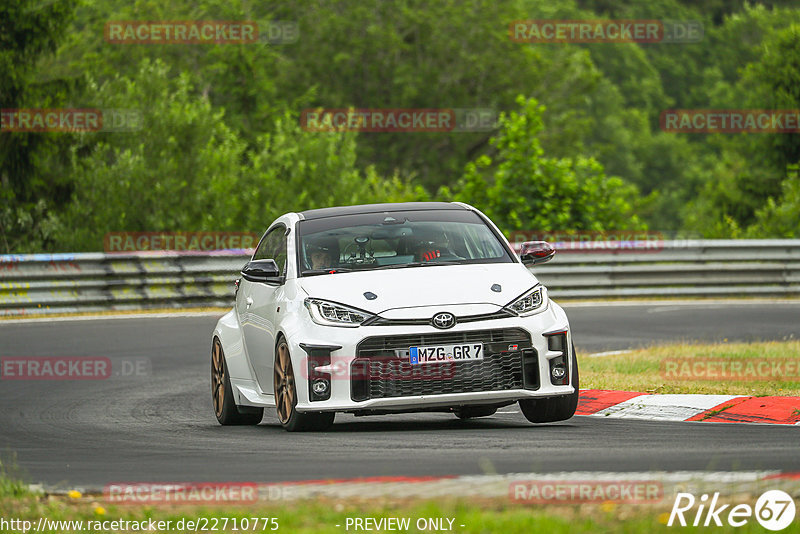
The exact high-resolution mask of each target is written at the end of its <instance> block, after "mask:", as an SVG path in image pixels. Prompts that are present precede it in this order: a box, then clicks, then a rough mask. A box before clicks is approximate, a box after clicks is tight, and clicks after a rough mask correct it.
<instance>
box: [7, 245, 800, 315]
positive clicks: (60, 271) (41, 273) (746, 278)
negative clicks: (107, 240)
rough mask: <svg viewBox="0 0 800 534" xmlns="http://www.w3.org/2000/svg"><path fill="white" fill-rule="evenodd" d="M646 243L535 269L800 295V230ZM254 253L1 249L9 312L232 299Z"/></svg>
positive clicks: (651, 284)
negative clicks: (786, 235)
mask: <svg viewBox="0 0 800 534" xmlns="http://www.w3.org/2000/svg"><path fill="white" fill-rule="evenodd" d="M629 245H630V243H629ZM650 245H652V243H651V244H649V245H648V246H650ZM557 248H559V247H558V245H557ZM643 250H644V249H637V248H619V249H616V250H612V251H609V250H602V251H597V252H583V251H582V252H576V251H574V250H569V251H568V250H561V251H560V252H559V253H558V254H556V257H555V259H554V260H553V261H552V262H550V263H548V264H545V265H541V266H537V267H535V268H534V269H533V270H534V272H535V273H536V275H537V277H538V278H539V279H540V280H541V281H542V282H543V283H544V284H545V285H547V287H548V288H549V290H550V295H551V296H552V297H554V298H598V299H604V298H630V297H642V298H650V297H674V296H678V297H719V296H725V297H729V296H746V297H753V296H761V297H779V296H780V297H786V296H798V295H800V240H797V239H774V240H689V241H663V242H660V243H658V248H654V249H648V250H647V251H643ZM248 256H249V254H248V252H247V251H244V250H239V251H218V252H211V253H208V252H205V253H192V252H157V253H156V252H141V253H130V254H103V253H88V254H26V255H0V315H22V316H24V315H31V314H47V313H65V312H77V311H101V310H137V309H146V308H185V307H199V306H203V307H206V306H222V307H227V306H230V305H231V304H232V302H233V284H232V282H233V280H234V279H235V278H237V277H238V272H239V270H240V269H241V268H242V266H243V265H244V263H245V262H246V261H247V258H248Z"/></svg>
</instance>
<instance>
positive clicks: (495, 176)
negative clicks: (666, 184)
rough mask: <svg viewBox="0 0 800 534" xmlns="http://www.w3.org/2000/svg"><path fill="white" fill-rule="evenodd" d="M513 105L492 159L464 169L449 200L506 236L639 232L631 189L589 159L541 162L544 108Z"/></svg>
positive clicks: (533, 102) (529, 103) (503, 120)
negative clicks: (477, 211) (470, 207)
mask: <svg viewBox="0 0 800 534" xmlns="http://www.w3.org/2000/svg"><path fill="white" fill-rule="evenodd" d="M517 104H518V105H519V107H520V111H519V112H511V113H509V114H508V115H504V116H502V117H501V119H500V132H499V133H498V135H497V136H496V137H495V138H493V139H492V140H491V144H492V146H494V147H495V148H496V149H497V155H496V156H495V157H494V159H493V158H491V157H489V156H482V157H480V158H478V159H477V160H476V161H475V162H472V163H470V164H469V165H467V168H466V171H465V174H464V177H463V181H462V182H461V184H460V186H459V187H458V188H457V189H456V191H455V194H454V195H453V196H454V197H455V198H457V199H459V200H463V201H465V202H468V203H471V204H474V205H476V206H477V207H479V208H481V209H483V210H484V211H485V213H486V214H487V215H488V216H489V217H490V218H492V220H494V221H495V222H496V223H497V224H498V225H499V226H500V227H501V228H503V229H504V230H507V231H510V230H532V229H533V230H558V229H573V230H598V231H599V230H618V229H640V228H644V225H643V224H642V223H641V221H639V219H638V217H636V215H634V214H633V209H632V203H633V199H634V197H635V195H636V189H635V187H633V186H631V185H629V184H626V183H625V182H623V181H622V180H621V179H619V178H615V177H610V178H609V177H607V176H606V175H605V172H604V171H603V166H602V165H601V164H600V163H598V162H597V161H596V160H594V159H592V158H585V157H582V156H578V157H577V158H552V157H547V156H546V155H545V153H544V150H543V149H542V147H541V143H540V142H539V137H538V136H539V134H540V133H541V131H542V130H543V128H544V125H543V122H542V113H543V112H544V107H543V106H540V105H539V104H538V102H537V101H536V100H535V99H525V98H524V97H522V96H520V97H519V98H518V99H517ZM446 194H448V193H446Z"/></svg>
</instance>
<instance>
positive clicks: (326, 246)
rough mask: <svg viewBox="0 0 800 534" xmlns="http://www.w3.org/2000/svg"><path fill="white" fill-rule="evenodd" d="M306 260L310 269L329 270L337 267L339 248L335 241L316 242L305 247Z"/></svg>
mask: <svg viewBox="0 0 800 534" xmlns="http://www.w3.org/2000/svg"><path fill="white" fill-rule="evenodd" d="M306 258H308V261H309V263H310V264H311V266H310V267H311V269H331V268H334V267H336V266H337V263H338V261H337V260H338V259H339V246H338V243H336V241H335V240H318V241H313V242H310V243H309V244H308V245H307V246H306Z"/></svg>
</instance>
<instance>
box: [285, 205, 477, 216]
mask: <svg viewBox="0 0 800 534" xmlns="http://www.w3.org/2000/svg"><path fill="white" fill-rule="evenodd" d="M421 210H468V208H467V207H466V206H464V205H463V204H455V203H451V202H396V203H386V204H362V205H359V206H340V207H336V208H319V209H314V210H306V211H301V212H300V213H299V214H298V215H300V219H305V220H312V219H323V218H325V217H337V216H339V215H358V214H362V213H385V212H392V211H421Z"/></svg>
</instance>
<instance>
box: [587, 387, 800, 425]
mask: <svg viewBox="0 0 800 534" xmlns="http://www.w3.org/2000/svg"><path fill="white" fill-rule="evenodd" d="M575 415H595V416H600V417H611V418H619V419H651V420H657V421H704V422H710V423H768V424H777V425H800V397H749V396H746V395H695V394H681V395H670V394H665V395H661V394H648V393H639V392H635V391H611V390H603V389H584V390H581V395H580V402H579V404H578V409H577V411H576V412H575Z"/></svg>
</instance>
